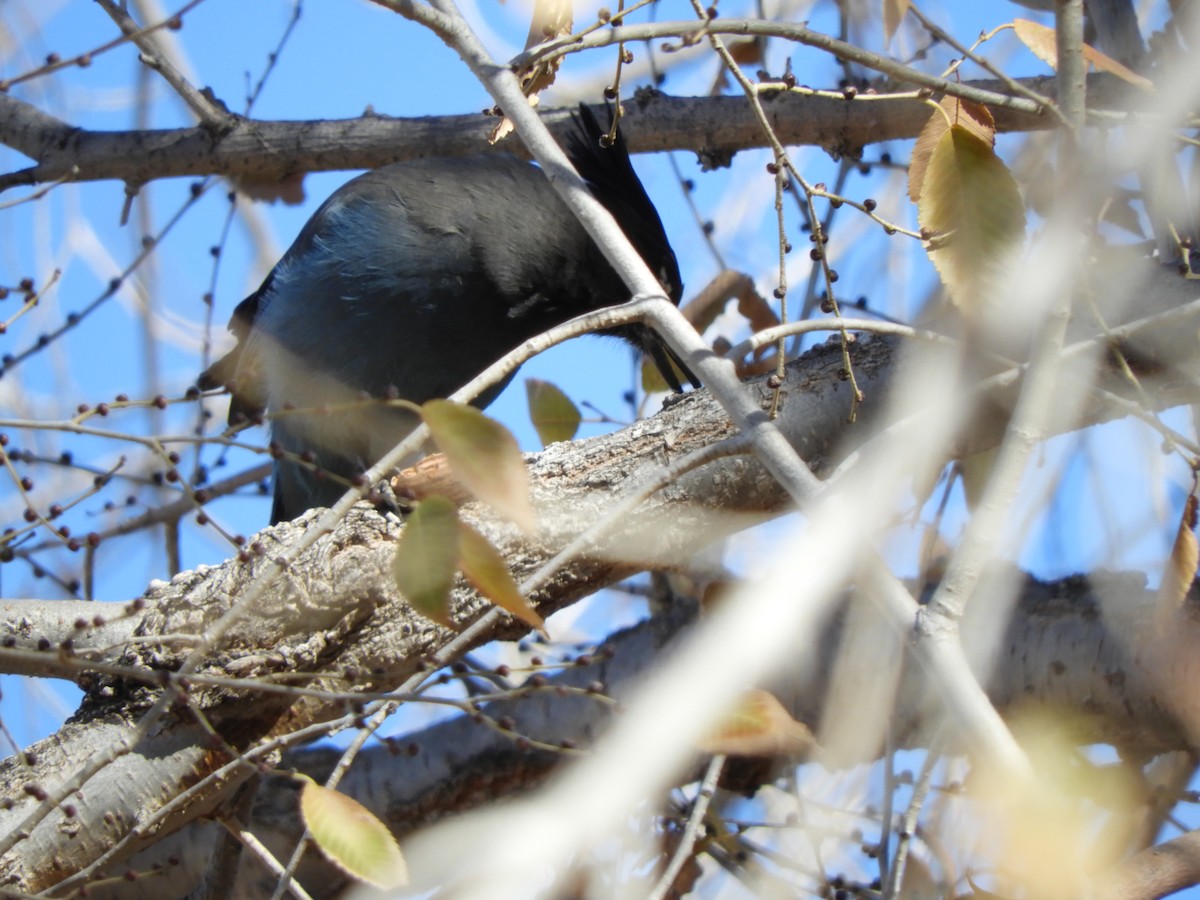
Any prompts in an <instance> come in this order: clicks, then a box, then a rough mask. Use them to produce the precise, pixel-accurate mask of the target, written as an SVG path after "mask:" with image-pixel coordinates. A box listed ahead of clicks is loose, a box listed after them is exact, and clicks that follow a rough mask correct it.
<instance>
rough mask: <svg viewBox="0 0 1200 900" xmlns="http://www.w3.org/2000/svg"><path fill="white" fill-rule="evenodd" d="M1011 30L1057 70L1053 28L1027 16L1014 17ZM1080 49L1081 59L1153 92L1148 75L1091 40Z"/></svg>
mask: <svg viewBox="0 0 1200 900" xmlns="http://www.w3.org/2000/svg"><path fill="white" fill-rule="evenodd" d="M1013 31H1015V32H1016V33H1017V37H1018V38H1020V39H1021V43H1023V44H1024V45H1025V46H1026V47H1028V48H1029V51H1030V52H1031V53H1032V54H1033V55H1034V56H1036V57H1037V58H1038V59H1040V60H1041V61H1042V62H1044V63H1045V64H1046V65H1048V66H1049V67H1050V68H1052V69H1054V70H1055V71H1058V42H1057V39H1056V38H1055V36H1054V29H1053V28H1048V27H1046V26H1045V25H1041V24H1039V23H1037V22H1031V21H1030V20H1029V19H1014V20H1013ZM1082 49H1083V58H1084V60H1085V61H1086V62H1087V63H1088V64H1089V65H1091V66H1093V67H1094V68H1095V69H1097V70H1098V71H1101V72H1108V73H1109V74H1110V75H1115V76H1117V78H1120V79H1121V80H1122V81H1125V82H1128V83H1129V84H1132V85H1133V86H1134V87H1137V88H1141V89H1142V90H1143V91H1146V92H1147V93H1149V94H1153V93H1154V82H1152V81H1151V80H1150V79H1148V78H1144V77H1142V76H1141V75H1139V74H1138V73H1137V72H1135V71H1133V70H1132V69H1130V68H1129V67H1128V66H1125V65H1123V64H1122V63H1119V62H1117V61H1116V60H1115V59H1113V58H1112V57H1111V56H1109V55H1108V54H1107V53H1104V52H1102V51H1100V50H1097V49H1096V48H1095V47H1093V46H1092V45H1091V44H1084V45H1083V48H1082Z"/></svg>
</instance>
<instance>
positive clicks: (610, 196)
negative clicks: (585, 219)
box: [566, 103, 699, 391]
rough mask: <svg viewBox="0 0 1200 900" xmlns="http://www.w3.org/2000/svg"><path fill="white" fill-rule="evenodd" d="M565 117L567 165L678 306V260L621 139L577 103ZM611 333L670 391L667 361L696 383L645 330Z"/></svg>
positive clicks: (671, 374)
mask: <svg viewBox="0 0 1200 900" xmlns="http://www.w3.org/2000/svg"><path fill="white" fill-rule="evenodd" d="M571 121H572V123H573V125H574V128H573V129H572V130H571V131H570V132H569V133H568V134H567V143H566V150H567V156H568V158H569V159H570V160H571V164H572V165H574V166H575V169H576V171H578V172H579V175H580V177H581V178H582V179H583V180H584V181H585V182H586V183H587V186H588V189H589V190H590V191H591V192H592V196H593V197H595V198H596V199H597V200H599V201H600V203H601V204H602V205H603V206H604V208H605V209H607V210H608V211H609V213H611V214H612V217H613V218H614V219H616V221H617V224H618V225H619V226H621V230H622V231H623V232H625V236H626V237H627V238H629V242H630V243H631V244H633V247H634V249H635V250H637V252H638V254H639V255H640V256H641V257H642V259H643V260H644V261H645V263H646V265H647V266H648V267H649V268H650V271H651V272H652V273H654V276H655V277H656V278H657V279H658V281H659V283H660V284H661V285H662V287H663V290H664V291H665V292H666V294H667V296H668V297H670V298H671V301H672V302H673V303H675V304H676V305H678V304H679V301H680V300H681V299H682V297H683V279H682V278H681V277H680V275H679V263H678V262H677V261H676V259H675V251H673V250H672V249H671V242H670V241H668V240H667V233H666V231H665V230H664V229H663V224H662V220H661V219H660V218H659V217H658V210H656V209H655V208H654V204H653V203H652V202H651V201H650V197H649V196H648V195H647V194H646V189H645V188H644V187H642V182H641V180H640V179H639V178H638V176H637V173H636V172H635V171H634V169H633V162H632V161H631V160H630V158H629V150H628V148H627V147H626V146H625V138H624V137H623V136H622V135H621V133H620V131H618V132H617V133H616V137H615V139H614V140H613V141H612V143H611V144H610V143H609V142H608V129H605V128H602V127H601V126H600V122H599V120H598V119H597V118H596V115H595V113H593V112H592V110H591V108H590V107H588V106H587V105H586V104H583V103H581V104H580V105H579V110H578V112H576V113H575V114H574V115H573V116H572V117H571ZM610 121H611V118H610ZM614 333H616V334H617V335H618V336H620V337H622V338H624V339H626V340H628V341H630V342H631V343H633V344H635V345H636V346H638V347H640V348H641V349H642V351H643V352H645V353H646V354H648V355H649V356H650V357H651V359H653V360H654V362H655V364H656V365H657V366H658V368H659V371H660V372H661V373H662V375H663V377H664V378H665V379H666V381H667V383H668V384H670V385H671V387H673V388H674V389H675V390H677V391H678V390H681V386H680V384H679V379H678V378H677V377H676V374H675V372H674V371H673V370H672V365H671V363H672V362H673V363H674V365H675V366H676V367H677V368H678V369H679V370H680V371H682V372H683V374H684V376H685V377H686V378H687V379H688V380H689V381H691V382H692V384H693V385H696V386H697V387H698V386H699V382H698V381H697V380H696V378H695V376H694V375H692V373H691V372H689V371H688V370H687V367H686V366H684V365H683V362H682V361H681V360H680V359H679V358H678V357H677V356H676V355H675V354H674V352H672V351H671V350H670V348H668V347H667V346H666V345H665V344H663V342H662V341H661V340H660V339H659V338H658V336H657V335H655V334H654V333H653V332H651V331H650V330H649V329H648V328H645V327H642V326H632V327H629V328H623V329H619V330H617V331H615V332H614Z"/></svg>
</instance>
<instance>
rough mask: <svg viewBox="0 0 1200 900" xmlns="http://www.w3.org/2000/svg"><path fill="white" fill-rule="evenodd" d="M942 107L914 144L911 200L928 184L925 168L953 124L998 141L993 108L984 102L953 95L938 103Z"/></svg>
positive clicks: (991, 142)
mask: <svg viewBox="0 0 1200 900" xmlns="http://www.w3.org/2000/svg"><path fill="white" fill-rule="evenodd" d="M938 106H939V107H940V108H941V109H940V111H939V110H936V109H935V110H934V111H933V115H931V116H930V117H929V121H927V122H926V123H925V125H924V127H923V128H922V129H921V133H920V134H919V135H917V141H916V143H915V144H913V149H912V153H911V154H910V155H909V160H908V199H910V200H912V201H913V203H916V202H917V200H919V199H920V198H921V186H922V185H923V184H924V183H925V170H926V169H927V168H928V167H929V157H931V156H932V155H933V150H934V148H935V147H936V146H937V144H938V141H939V140H941V137H942V135H943V134H945V133H946V132H947V131H949V130H950V128H951V126H953V125H961V126H962V127H963V128H965V129H967V130H968V131H970V132H972V133H973V134H975V135H976V136H978V137H979V138H980V139H981V140H984V141H987V144H988V146H989V147H993V146H995V144H996V120H995V119H994V118H993V117H992V111H991V110H990V109H988V108H987V107H986V106H984V105H983V104H982V103H972V102H971V101H970V100H960V99H959V98H958V97H951V96H949V95H947V96H945V97H943V98H942V99H941V101H940V102H939V103H938Z"/></svg>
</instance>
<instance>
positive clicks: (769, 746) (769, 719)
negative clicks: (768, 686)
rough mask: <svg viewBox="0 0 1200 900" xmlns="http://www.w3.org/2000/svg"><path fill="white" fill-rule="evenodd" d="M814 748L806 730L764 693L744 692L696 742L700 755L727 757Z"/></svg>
mask: <svg viewBox="0 0 1200 900" xmlns="http://www.w3.org/2000/svg"><path fill="white" fill-rule="evenodd" d="M816 745H817V742H816V740H815V739H814V738H813V736H812V732H811V731H809V730H808V727H807V726H805V725H804V723H803V722H797V721H796V720H795V719H793V718H792V717H791V715H790V714H789V713H788V711H787V710H786V709H784V708H783V704H781V703H780V702H779V701H778V700H776V699H775V696H774V695H773V694H770V693H768V692H767V691H748V692H747V693H746V694H745V695H744V696H743V697H742V699H741V701H740V702H739V703H738V705H737V707H736V708H734V709H733V710H732V711H730V712H729V713H728V714H726V715H725V716H724V717H723V718H722V719H721V721H720V722H718V723H717V726H716V728H714V729H713V730H712V732H710V733H709V735H708V736H707V737H706V738H704V739H703V740H701V741H700V749H701V750H702V751H703V752H705V753H724V754H726V755H729V756H760V757H775V756H800V755H802V754H804V753H807V752H809V751H810V750H812V749H813V748H814V747H816Z"/></svg>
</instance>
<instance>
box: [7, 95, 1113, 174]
mask: <svg viewBox="0 0 1200 900" xmlns="http://www.w3.org/2000/svg"><path fill="white" fill-rule="evenodd" d="M1022 83H1023V84H1026V85H1027V86H1029V87H1030V88H1032V89H1034V90H1037V91H1038V92H1040V93H1047V94H1049V95H1050V96H1053V84H1054V82H1053V79H1051V78H1032V79H1025V80H1024V81H1023V82H1022ZM966 86H968V87H975V88H978V89H979V90H985V91H990V92H1000V91H1003V90H1004V86H1003V84H1002V83H1001V82H999V81H978V82H968V83H967V84H966ZM1128 92H1129V89H1128V87H1127V86H1125V85H1123V84H1121V83H1120V82H1118V81H1116V79H1113V78H1111V77H1109V76H1104V75H1093V76H1091V78H1090V79H1089V85H1088V94H1089V98H1090V100H1091V102H1092V103H1093V106H1094V107H1097V108H1112V109H1116V110H1128V109H1131V108H1136V107H1135V106H1133V104H1131V103H1130V101H1129V100H1128V99H1126V95H1127V94H1128ZM763 102H764V104H765V106H766V109H767V112H768V115H769V117H770V119H771V123H772V127H773V128H774V129H775V133H776V134H777V135H778V136H779V138H780V140H782V141H783V142H784V143H786V144H809V145H816V146H820V147H824V148H826V149H827V150H829V151H830V152H831V153H837V154H854V153H857V152H859V151H860V150H861V148H863V147H866V146H868V145H871V144H875V143H879V142H882V141H889V140H898V139H903V138H911V137H915V136H916V135H917V133H918V132H919V131H920V129H921V126H922V125H924V123H925V121H926V120H927V119H928V118H929V108H928V107H927V106H926V105H925V104H924V103H923V102H921V101H920V100H917V99H915V98H911V97H910V98H907V99H897V100H883V99H880V98H878V97H873V98H869V99H863V98H856V99H854V100H847V99H834V98H831V97H828V96H805V95H803V94H800V93H794V92H788V91H783V90H781V91H779V92H777V93H775V92H771V93H764V94H763ZM625 106H626V115H625V116H622V119H621V128H622V131H623V133H624V134H625V138H626V140H627V141H628V143H629V147H630V150H632V151H633V152H649V151H662V150H687V149H691V150H696V151H697V152H698V153H699V154H700V155H701V157H702V158H703V159H706V160H709V161H710V162H713V161H721V160H728V159H729V158H730V157H731V156H732V155H733V154H734V153H736V152H737V151H739V150H745V149H748V148H751V147H761V146H763V145H764V137H763V134H762V130H761V128H760V127H759V124H758V122H757V121H756V120H755V118H754V116H753V114H752V112H751V110H750V109H749V107H748V105H747V104H746V102H745V100H744V99H742V98H739V97H712V98H688V97H666V96H664V95H660V94H654V93H653V92H650V93H647V94H645V95H643V96H642V97H641V98H640V99H635V100H634V101H633V102H627V103H626V104H625ZM568 115H569V111H568V110H557V111H555V110H548V111H546V112H545V113H544V114H543V117H544V119H545V121H546V123H547V125H548V126H549V127H550V128H551V129H552V130H553V131H554V132H555V133H556V135H557V136H561V135H562V134H564V133H565V131H566V129H567V128H568V127H569V124H568ZM995 116H996V126H997V128H998V129H999V130H1002V131H1032V130H1040V129H1044V128H1049V127H1051V126H1052V124H1053V122H1052V120H1051V118H1049V117H1046V116H1037V115H1033V114H1031V113H1028V112H1018V111H1014V110H1008V109H1003V108H997V109H996V110H995ZM493 124H494V122H492V121H491V120H489V119H487V118H486V117H484V116H481V115H477V114H476V115H461V116H438V117H426V118H407V119H394V118H390V117H387V116H380V115H374V114H370V115H364V116H362V117H360V118H357V119H340V120H316V121H305V122H268V121H260V120H252V119H250V120H248V119H240V118H239V119H237V120H236V122H235V123H234V124H233V125H232V127H230V128H229V129H228V130H227V131H226V130H221V131H219V132H215V131H213V130H212V129H210V128H206V127H204V126H194V127H191V128H176V129H162V130H151V131H111V132H101V131H88V130H86V129H82V128H76V127H74V126H72V125H70V124H69V123H67V122H63V121H61V120H59V119H56V118H54V117H53V116H51V115H48V114H47V113H46V112H44V111H42V110H40V109H38V108H37V107H35V106H32V105H30V104H29V103H26V102H24V101H22V100H18V99H17V98H16V97H13V96H10V95H8V94H0V142H2V143H4V144H7V145H8V146H10V147H12V148H13V149H15V150H19V151H20V152H21V153H24V154H25V155H26V156H28V157H30V158H31V159H33V160H34V161H35V162H36V165H35V166H33V167H31V168H27V169H23V170H20V171H16V172H10V173H7V174H4V175H0V190H4V189H6V188H10V187H13V186H17V185H31V184H41V183H44V182H47V181H54V180H56V179H59V178H63V177H67V176H70V177H73V178H75V179H76V180H80V181H96V180H103V179H110V178H111V179H119V180H122V181H127V182H130V183H132V184H141V183H144V182H147V181H152V180H154V179H157V178H172V177H180V176H191V177H196V176H200V175H224V176H228V177H245V178H254V179H259V180H264V181H268V182H270V181H282V180H283V179H285V178H287V177H290V176H294V175H296V174H298V173H303V172H310V171H325V170H329V169H364V168H375V167H378V166H381V165H385V164H387V163H391V162H397V161H399V160H403V159H418V158H422V157H426V156H431V155H437V156H465V155H470V154H474V153H483V152H487V143H486V141H485V137H486V135H487V133H488V131H489V130H490V129H491V128H492V126H493ZM504 150H505V151H507V152H511V153H516V154H519V155H527V153H526V151H525V150H524V148H523V147H521V145H520V143H519V142H517V141H509V142H507V143H506V144H505V146H504Z"/></svg>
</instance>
